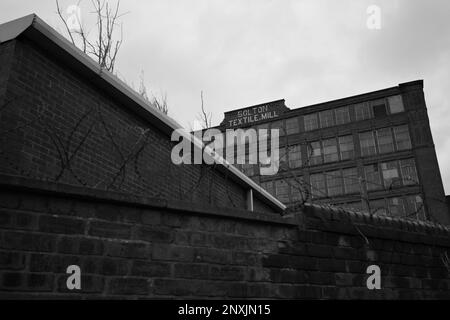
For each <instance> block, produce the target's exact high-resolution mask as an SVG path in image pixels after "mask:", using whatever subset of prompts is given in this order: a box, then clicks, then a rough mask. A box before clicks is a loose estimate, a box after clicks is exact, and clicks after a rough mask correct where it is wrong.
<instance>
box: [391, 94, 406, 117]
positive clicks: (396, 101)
mask: <svg viewBox="0 0 450 320" xmlns="http://www.w3.org/2000/svg"><path fill="white" fill-rule="evenodd" d="M388 103H389V111H390V112H391V113H399V112H403V111H405V108H404V106H403V99H402V96H401V95H398V96H392V97H389V98H388Z"/></svg>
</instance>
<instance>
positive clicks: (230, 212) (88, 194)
mask: <svg viewBox="0 0 450 320" xmlns="http://www.w3.org/2000/svg"><path fill="white" fill-rule="evenodd" d="M0 189H4V190H22V191H25V192H35V193H41V194H50V195H56V196H58V197H65V196H66V197H69V198H79V199H85V200H94V201H104V202H113V203H118V204H129V205H136V206H142V207H150V208H159V209H167V210H172V211H178V212H181V213H183V212H185V213H188V212H189V213H193V214H201V215H211V216H220V217H223V218H235V219H243V220H251V221H255V222H261V223H274V224H283V225H288V226H292V227H297V226H298V223H297V222H296V219H295V218H294V217H286V216H284V217H283V216H281V215H279V214H276V213H265V212H258V211H247V210H243V209H239V208H232V207H212V206H209V205H202V204H199V203H195V202H189V201H181V200H173V199H169V200H167V199H161V198H151V197H144V196H137V195H133V194H128V193H122V192H115V191H110V190H100V189H94V188H87V187H80V186H74V185H70V184H63V183H56V182H52V181H46V180H38V179H31V178H24V177H22V176H15V175H5V174H0Z"/></svg>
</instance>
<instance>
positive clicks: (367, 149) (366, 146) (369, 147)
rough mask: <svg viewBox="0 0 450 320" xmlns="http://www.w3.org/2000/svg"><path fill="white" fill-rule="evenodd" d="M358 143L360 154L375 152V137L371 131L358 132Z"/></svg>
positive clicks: (366, 154)
mask: <svg viewBox="0 0 450 320" xmlns="http://www.w3.org/2000/svg"><path fill="white" fill-rule="evenodd" d="M359 143H360V144H361V156H363V157H366V156H370V155H373V154H375V153H376V148H375V139H374V138H373V132H372V131H368V132H363V133H360V134H359Z"/></svg>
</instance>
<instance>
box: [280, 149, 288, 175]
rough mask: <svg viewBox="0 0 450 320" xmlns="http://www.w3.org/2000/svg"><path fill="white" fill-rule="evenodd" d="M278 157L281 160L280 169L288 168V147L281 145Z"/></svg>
mask: <svg viewBox="0 0 450 320" xmlns="http://www.w3.org/2000/svg"><path fill="white" fill-rule="evenodd" d="M278 150H279V151H278V158H279V160H280V163H279V164H280V170H286V169H287V164H288V154H287V152H286V147H280V148H279V149H278Z"/></svg>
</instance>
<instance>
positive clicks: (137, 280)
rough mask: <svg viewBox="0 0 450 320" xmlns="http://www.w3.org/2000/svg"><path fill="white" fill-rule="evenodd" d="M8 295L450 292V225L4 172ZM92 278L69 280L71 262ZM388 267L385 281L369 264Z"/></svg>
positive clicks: (430, 295)
mask: <svg viewBox="0 0 450 320" xmlns="http://www.w3.org/2000/svg"><path fill="white" fill-rule="evenodd" d="M0 208H1V209H0V298H60V297H64V298H76V299H79V298H88V299H89V298H161V297H164V298H171V297H178V298H194V297H195V298H213V297H219V298H280V299H286V298H312V299H317V298H333V299H334V298H340V299H348V298H356V299H360V298H362V299H378V298H379V299H410V298H420V299H435V298H447V299H448V298H450V278H449V273H448V272H449V271H448V270H447V268H446V267H445V265H444V263H443V260H442V254H443V253H445V252H448V251H450V237H449V230H448V229H446V228H445V227H443V226H440V225H432V224H426V223H422V222H421V223H419V222H411V221H402V220H395V219H388V218H385V217H376V216H369V215H362V214H356V213H350V212H342V211H334V210H329V209H319V208H316V207H306V208H305V210H304V211H303V212H301V213H300V214H298V215H294V216H292V217H284V218H283V217H280V216H276V215H273V214H267V213H258V212H254V213H250V212H247V211H242V210H237V209H234V210H232V209H217V208H208V207H206V206H205V207H202V206H198V205H194V204H192V203H186V202H180V201H175V200H171V201H163V200H159V199H151V198H144V197H137V196H129V195H127V194H123V193H113V192H106V191H100V190H95V189H88V188H81V187H75V186H70V185H64V184H55V183H50V182H42V181H37V180H31V179H24V178H18V177H8V176H1V177H0ZM71 264H76V265H79V266H80V267H81V271H82V284H81V285H82V289H81V290H80V291H76V290H75V291H69V290H68V289H67V288H66V286H65V281H66V279H67V277H68V275H67V274H66V273H65V272H66V268H67V266H68V265H71ZM372 264H376V265H378V266H380V268H381V287H382V289H381V290H368V289H367V288H366V279H367V276H368V275H367V274H366V268H367V266H369V265H372Z"/></svg>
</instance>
